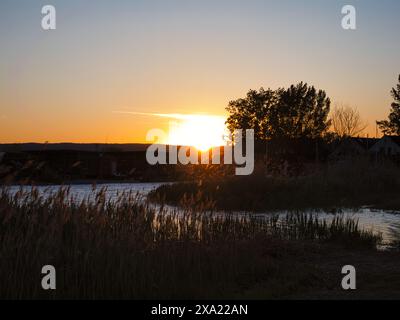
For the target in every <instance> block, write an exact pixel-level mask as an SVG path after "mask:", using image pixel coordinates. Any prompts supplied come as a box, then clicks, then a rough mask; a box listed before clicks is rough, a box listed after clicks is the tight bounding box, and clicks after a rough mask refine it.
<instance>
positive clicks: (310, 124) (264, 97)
mask: <svg viewBox="0 0 400 320" xmlns="http://www.w3.org/2000/svg"><path fill="white" fill-rule="evenodd" d="M226 109H227V111H228V112H229V113H230V116H229V117H228V120H227V124H228V128H229V129H230V130H231V131H233V130H235V129H254V131H255V136H256V138H258V139H260V140H265V139H268V138H305V137H306V138H317V137H321V136H322V135H323V134H324V133H325V132H326V131H327V129H328V128H329V126H330V121H329V120H328V114H329V110H330V99H329V98H328V97H327V96H326V93H325V91H322V90H319V91H317V90H316V89H315V88H314V87H313V86H312V87H309V86H308V85H307V83H303V82H301V83H299V84H297V85H292V86H291V87H290V88H288V89H282V88H280V89H278V90H271V89H268V90H264V89H263V88H261V89H260V91H258V92H257V91H254V90H251V91H249V92H248V94H247V97H246V98H244V99H238V100H235V101H231V102H229V105H228V107H227V108H226Z"/></svg>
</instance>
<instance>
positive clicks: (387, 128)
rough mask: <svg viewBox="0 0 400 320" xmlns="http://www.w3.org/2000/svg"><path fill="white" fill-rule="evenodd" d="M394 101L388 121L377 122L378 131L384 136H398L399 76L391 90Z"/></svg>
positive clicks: (399, 111) (399, 129) (399, 120)
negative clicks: (397, 81) (395, 85)
mask: <svg viewBox="0 0 400 320" xmlns="http://www.w3.org/2000/svg"><path fill="white" fill-rule="evenodd" d="M391 95H392V97H393V99H394V102H393V103H392V109H391V111H390V114H389V119H388V120H382V121H377V124H378V126H379V129H381V130H382V132H383V133H384V134H386V135H400V75H399V83H398V84H397V87H396V88H392V91H391Z"/></svg>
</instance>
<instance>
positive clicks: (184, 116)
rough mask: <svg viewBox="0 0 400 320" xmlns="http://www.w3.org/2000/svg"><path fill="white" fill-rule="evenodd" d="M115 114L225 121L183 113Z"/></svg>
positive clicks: (123, 112)
mask: <svg viewBox="0 0 400 320" xmlns="http://www.w3.org/2000/svg"><path fill="white" fill-rule="evenodd" d="M113 113H120V114H133V115H139V116H150V117H161V118H170V119H177V120H192V119H199V118H200V119H201V118H204V119H209V118H210V117H212V118H219V119H225V117H223V116H215V115H210V116H208V115H196V114H181V113H146V112H135V111H113Z"/></svg>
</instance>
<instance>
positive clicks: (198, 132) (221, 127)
mask: <svg viewBox="0 0 400 320" xmlns="http://www.w3.org/2000/svg"><path fill="white" fill-rule="evenodd" d="M173 118H174V119H176V120H175V121H172V122H171V123H170V128H169V133H168V144H171V145H181V146H193V147H195V148H196V149H198V150H200V151H206V150H208V149H210V148H212V147H217V146H222V145H225V144H226V142H225V141H224V135H226V126H225V118H224V117H222V116H209V115H175V116H174V117H173Z"/></svg>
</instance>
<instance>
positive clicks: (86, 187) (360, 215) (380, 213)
mask: <svg viewBox="0 0 400 320" xmlns="http://www.w3.org/2000/svg"><path fill="white" fill-rule="evenodd" d="M162 184H164V183H108V184H98V185H96V189H95V190H97V191H99V190H100V189H101V188H105V189H106V191H105V196H106V199H110V200H113V199H116V198H117V197H118V195H120V194H121V193H122V192H133V193H138V194H139V195H142V196H146V195H147V194H148V193H149V192H150V191H151V190H154V189H156V188H157V187H159V186H161V185H162ZM60 187H61V186H37V187H35V188H36V189H37V190H38V192H39V193H40V194H42V195H44V196H46V195H49V194H51V193H55V192H57V191H58V190H59V188H60ZM9 189H10V193H15V192H17V191H18V190H20V187H19V186H12V187H10V188H9ZM30 189H31V187H23V190H24V191H29V190H30ZM70 195H71V196H72V197H73V199H74V200H76V201H81V200H83V199H89V200H90V199H94V193H93V185H91V184H76V185H71V186H70ZM238 214H244V213H243V212H241V213H238ZM274 214H278V215H279V216H282V217H283V216H285V215H286V212H280V213H274ZM339 214H341V215H344V216H345V217H349V218H353V219H358V221H359V226H360V227H361V228H363V229H365V230H372V231H374V232H376V233H381V234H382V238H383V243H382V248H387V244H388V243H390V242H393V241H400V213H396V212H391V211H385V210H375V209H371V208H361V209H359V210H352V209H343V210H342V212H341V213H339ZM267 215H271V213H270V212H267V213H257V216H260V217H262V216H267ZM317 215H318V217H319V218H320V219H326V220H327V221H328V222H329V221H330V220H332V219H333V218H334V217H335V214H332V213H325V212H319V213H318V214H317Z"/></svg>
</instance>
